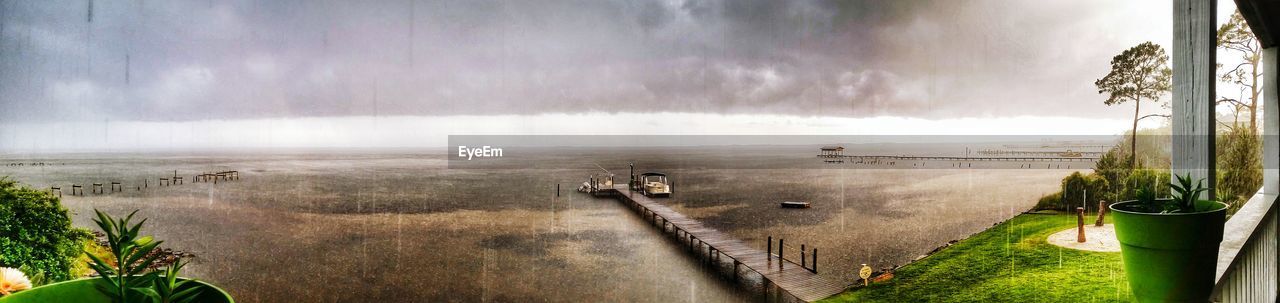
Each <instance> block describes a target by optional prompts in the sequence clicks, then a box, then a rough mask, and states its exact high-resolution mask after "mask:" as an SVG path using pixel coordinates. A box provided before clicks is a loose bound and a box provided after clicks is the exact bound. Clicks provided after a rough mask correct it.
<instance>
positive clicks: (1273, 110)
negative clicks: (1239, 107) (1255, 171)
mask: <svg viewBox="0 0 1280 303" xmlns="http://www.w3.org/2000/svg"><path fill="white" fill-rule="evenodd" d="M1277 62H1280V46H1272V47H1268V48H1264V49H1262V192H1264V193H1268V194H1277V193H1280V91H1277V90H1280V70H1277V68H1278V67H1277V65H1280V64H1277Z"/></svg>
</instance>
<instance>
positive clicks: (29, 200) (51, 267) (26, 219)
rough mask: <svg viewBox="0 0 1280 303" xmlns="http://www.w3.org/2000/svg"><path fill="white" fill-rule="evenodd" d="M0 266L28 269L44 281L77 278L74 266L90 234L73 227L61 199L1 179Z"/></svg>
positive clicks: (29, 273) (30, 273)
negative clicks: (73, 271) (73, 269)
mask: <svg viewBox="0 0 1280 303" xmlns="http://www.w3.org/2000/svg"><path fill="white" fill-rule="evenodd" d="M0 222H3V223H2V224H0V266H4V267H14V268H19V267H21V268H24V269H27V270H29V271H30V272H27V274H28V275H31V276H40V277H42V280H43V281H44V282H57V281H63V280H68V279H72V278H76V277H75V276H73V275H72V274H71V269H72V267H73V264H75V262H76V259H77V258H78V257H79V256H80V254H81V249H82V248H83V244H82V242H81V241H82V240H84V239H88V238H89V237H90V235H89V232H88V231H86V230H83V229H77V228H73V227H71V216H70V215H68V214H67V209H66V208H63V207H62V203H61V202H60V201H59V200H58V198H57V197H55V196H53V195H51V194H49V193H47V192H43V191H40V190H36V189H32V188H29V187H26V186H20V185H18V184H17V182H14V181H11V180H8V179H7V178H0Z"/></svg>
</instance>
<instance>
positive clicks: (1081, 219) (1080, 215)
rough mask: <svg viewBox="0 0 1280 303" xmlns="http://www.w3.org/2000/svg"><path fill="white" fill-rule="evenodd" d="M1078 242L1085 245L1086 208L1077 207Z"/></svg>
mask: <svg viewBox="0 0 1280 303" xmlns="http://www.w3.org/2000/svg"><path fill="white" fill-rule="evenodd" d="M1076 242H1080V243H1084V207H1076Z"/></svg>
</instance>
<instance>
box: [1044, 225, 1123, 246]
mask: <svg viewBox="0 0 1280 303" xmlns="http://www.w3.org/2000/svg"><path fill="white" fill-rule="evenodd" d="M1084 238H1085V242H1084V243H1080V242H1076V228H1075V227H1072V228H1069V229H1067V230H1063V231H1060V232H1056V233H1054V234H1052V235H1049V239H1048V241H1049V244H1053V245H1057V246H1062V247H1066V248H1070V249H1078V250H1087V251H1101V252H1120V241H1119V240H1116V227H1115V225H1112V224H1106V225H1102V226H1093V225H1092V224H1090V225H1085V226H1084Z"/></svg>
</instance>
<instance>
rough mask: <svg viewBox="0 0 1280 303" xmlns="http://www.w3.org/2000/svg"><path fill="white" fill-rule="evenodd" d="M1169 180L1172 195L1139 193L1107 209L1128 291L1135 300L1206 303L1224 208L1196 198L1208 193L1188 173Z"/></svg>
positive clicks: (1209, 292)
mask: <svg viewBox="0 0 1280 303" xmlns="http://www.w3.org/2000/svg"><path fill="white" fill-rule="evenodd" d="M1177 179H1178V181H1177V182H1171V183H1170V184H1169V185H1170V188H1172V189H1173V191H1174V192H1173V197H1172V198H1168V199H1158V198H1156V194H1155V193H1154V192H1151V191H1147V190H1145V189H1140V190H1138V191H1137V200H1132V201H1124V202H1120V203H1116V204H1112V205H1111V210H1112V213H1113V214H1114V218H1115V225H1116V238H1117V239H1118V240H1120V245H1121V246H1120V250H1121V254H1122V256H1123V260H1124V269H1125V274H1126V275H1127V276H1128V277H1129V287H1130V288H1131V289H1132V291H1133V294H1134V296H1135V297H1136V298H1137V299H1138V301H1140V302H1206V301H1208V300H1209V296H1210V294H1211V292H1212V291H1213V283H1214V281H1213V277H1214V269H1215V266H1216V265H1217V262H1218V244H1219V243H1220V242H1222V228H1223V224H1225V223H1226V210H1227V204H1225V203H1222V202H1217V201H1208V200H1201V199H1200V194H1201V193H1202V192H1204V191H1207V190H1209V189H1207V188H1205V187H1204V181H1203V180H1200V181H1198V182H1197V183H1195V184H1192V181H1191V175H1190V174H1187V175H1186V176H1177Z"/></svg>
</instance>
